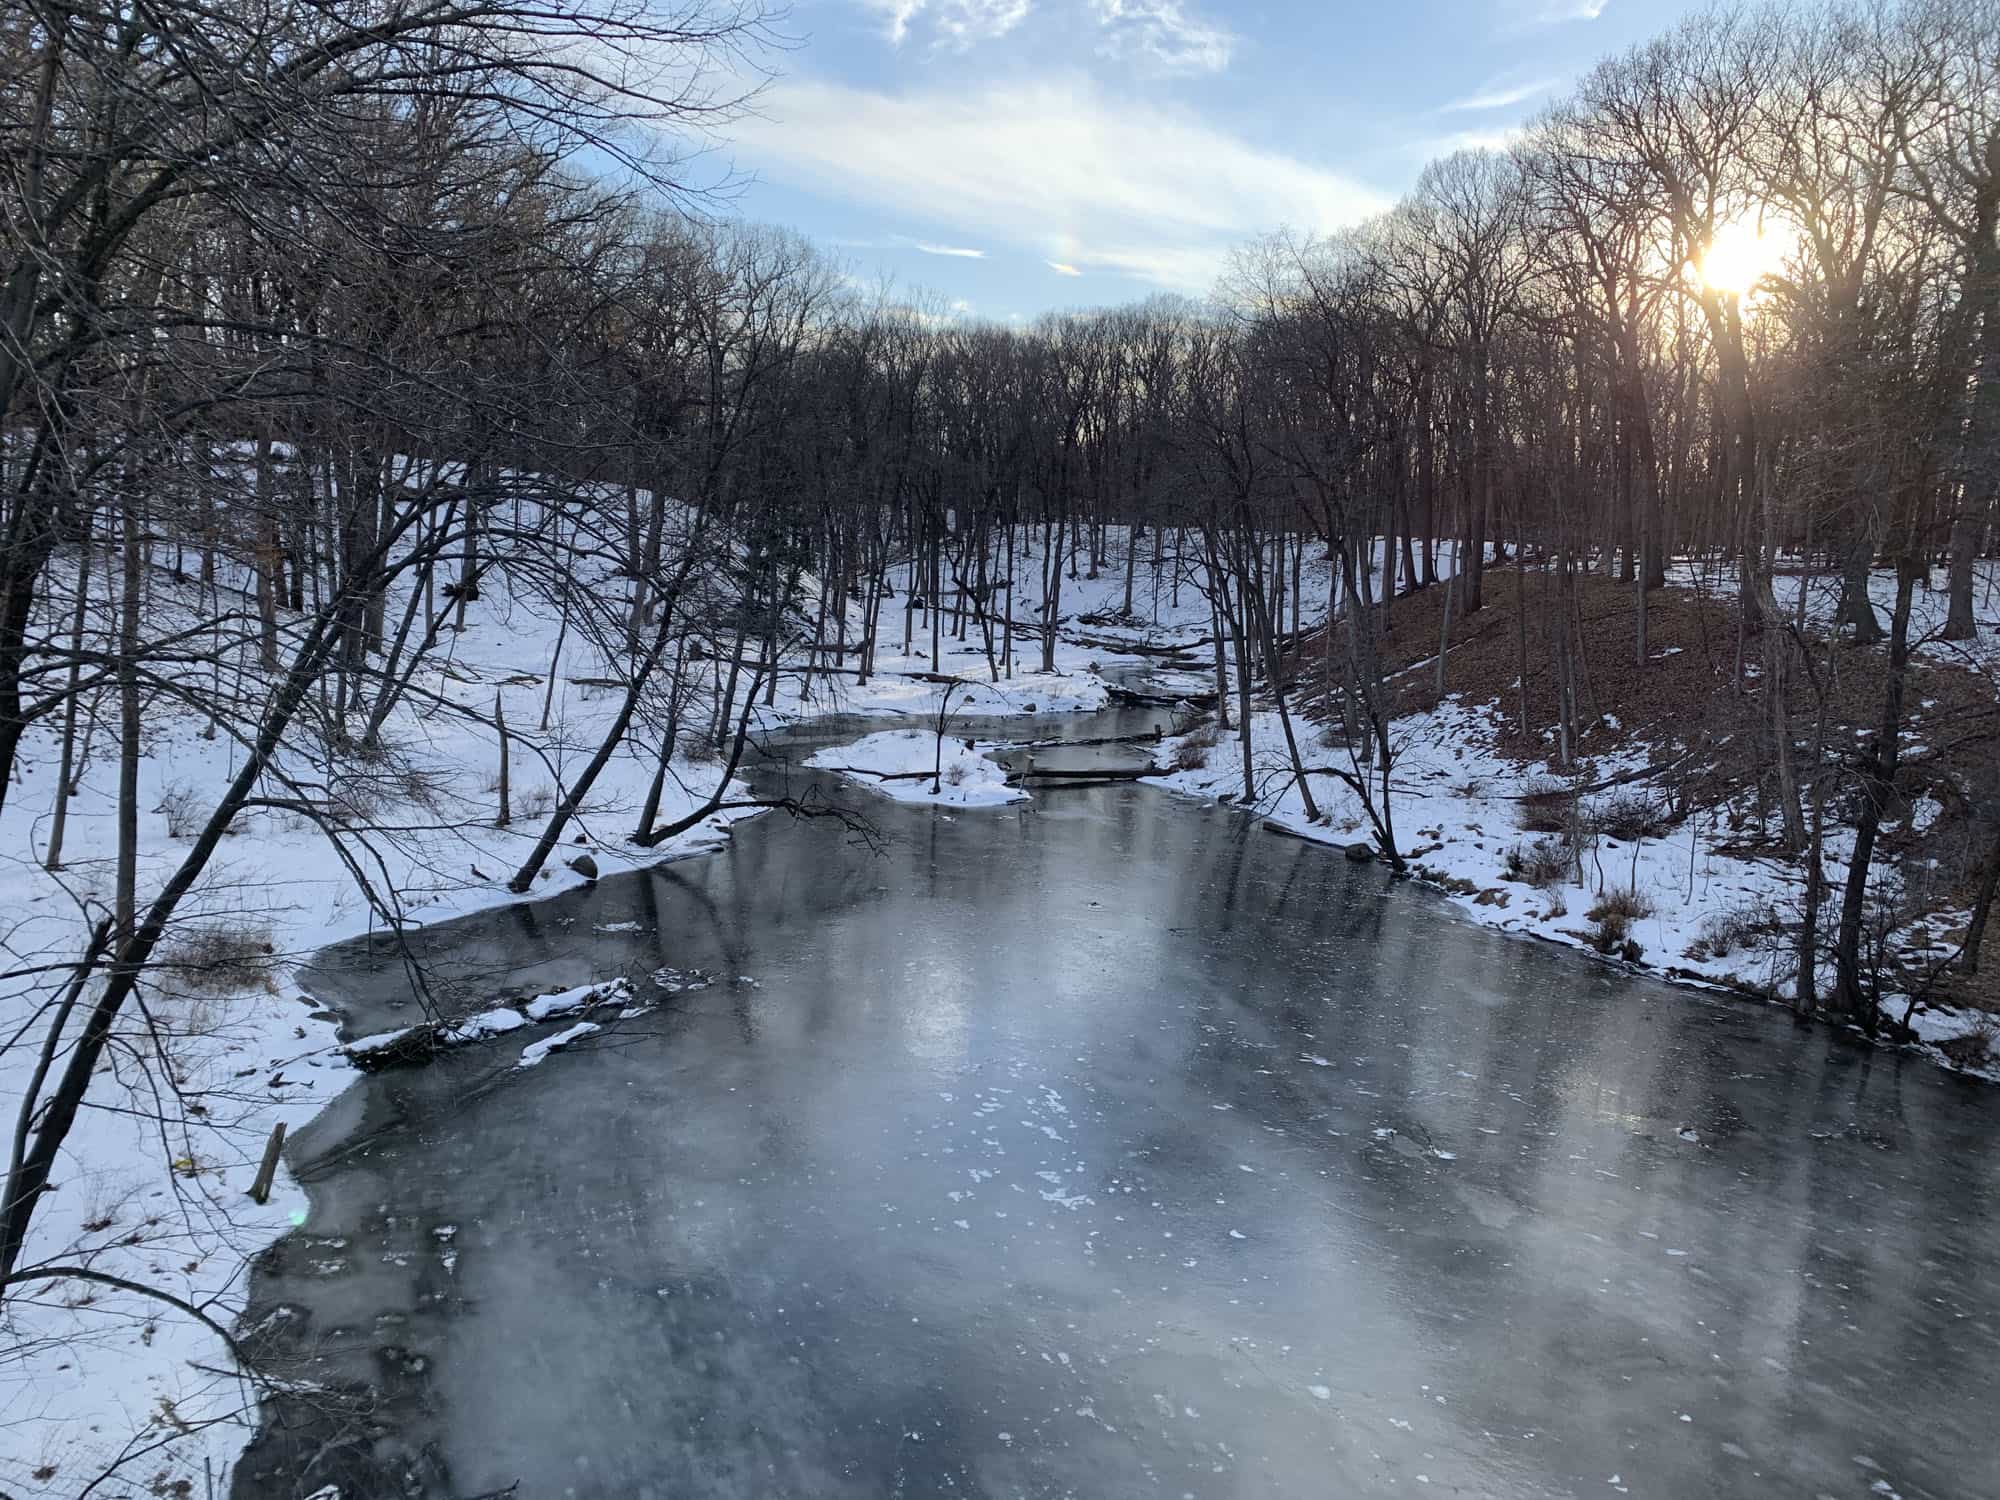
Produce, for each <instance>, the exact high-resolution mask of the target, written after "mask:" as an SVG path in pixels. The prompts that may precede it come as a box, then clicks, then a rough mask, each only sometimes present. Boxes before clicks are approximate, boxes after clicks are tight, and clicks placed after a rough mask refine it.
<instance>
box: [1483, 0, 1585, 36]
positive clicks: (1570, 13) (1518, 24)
mask: <svg viewBox="0 0 2000 1500" xmlns="http://www.w3.org/2000/svg"><path fill="white" fill-rule="evenodd" d="M1609 3H1610V0H1509V3H1508V5H1507V7H1506V8H1507V11H1508V13H1509V14H1508V15H1507V18H1506V27H1505V29H1506V30H1509V31H1533V30H1535V29H1537V28H1539V27H1543V26H1562V25H1565V24H1567V23H1568V22H1571V21H1595V20H1596V19H1597V18H1598V17H1599V16H1601V15H1603V14H1604V7H1605V6H1606V5H1607V4H1609Z"/></svg>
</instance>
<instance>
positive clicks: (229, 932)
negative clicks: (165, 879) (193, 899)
mask: <svg viewBox="0 0 2000 1500" xmlns="http://www.w3.org/2000/svg"><path fill="white" fill-rule="evenodd" d="M154 962H155V965H156V967H157V968H158V969H159V970H161V971H162V972H164V973H166V974H169V975H171V976H172V977H173V980H174V984H175V987H176V988H178V989H180V990H182V991H194V990H208V991H228V992H234V991H241V990H252V989H261V988H263V987H264V986H265V985H267V984H269V983H270V980H271V976H272V974H273V973H274V972H275V971H276V969H277V957H276V950H275V949H274V948H273V947H272V945H271V929H270V928H269V927H262V926H256V925H243V926H237V925H234V924H226V923H221V922H205V923H202V924H200V925H198V926H191V927H184V928H182V929H181V930H180V931H179V932H177V933H175V934H174V935H173V936H171V937H169V938H168V939H167V940H166V941H165V942H163V943H162V944H161V945H160V949H159V952H158V954H157V955H156V957H155V960H154Z"/></svg>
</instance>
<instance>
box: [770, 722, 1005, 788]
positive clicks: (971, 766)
mask: <svg viewBox="0 0 2000 1500" xmlns="http://www.w3.org/2000/svg"><path fill="white" fill-rule="evenodd" d="M806 764H807V765H809V766H812V767H814V768H815V769H819V770H826V771H835V772H838V773H839V774H840V775H841V776H843V777H845V778H846V779H847V780H849V781H851V782H853V783H855V784H856V785H858V786H865V787H867V788H868V789H869V790H870V791H871V792H879V793H881V794H882V795H883V796H885V797H891V798H894V799H895V800H896V801H898V802H927V803H930V804H931V805H932V806H936V807H999V806H1001V805H1002V804H1004V803H1008V802H1025V801H1027V800H1028V794H1027V793H1026V792H1024V791H1022V790H1021V789H1020V788H1019V787H1012V786H1009V785H1007V772H1006V771H1005V769H1004V768H1002V767H1001V766H1000V765H999V764H997V763H996V762H994V761H993V760H990V759H989V758H988V757H987V756H986V755H985V754H984V753H983V752H982V751H980V750H979V748H978V747H977V746H976V745H974V744H973V742H972V741H970V740H962V739H958V738H956V737H955V736H953V735H950V734H946V735H944V736H943V737H942V739H940V737H939V736H938V735H937V734H936V733H935V732H931V731H925V730H921V729H890V730H885V731H883V732H882V733H880V734H871V735H868V736H867V737H865V738H863V739H859V740H856V741H855V742H854V743H853V744H851V745H835V746H830V747H828V748H827V749H825V750H821V751H819V752H818V753H816V754H815V755H813V756H812V758H811V759H809V760H808V761H807V762H806Z"/></svg>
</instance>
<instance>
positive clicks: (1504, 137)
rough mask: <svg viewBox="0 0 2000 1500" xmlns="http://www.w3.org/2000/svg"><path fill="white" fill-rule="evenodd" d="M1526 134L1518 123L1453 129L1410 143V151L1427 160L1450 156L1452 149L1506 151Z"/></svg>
mask: <svg viewBox="0 0 2000 1500" xmlns="http://www.w3.org/2000/svg"><path fill="white" fill-rule="evenodd" d="M1526 134H1527V131H1526V130H1524V129H1523V128H1522V127H1521V126H1519V125H1508V126H1506V127H1504V128H1496V129H1491V130H1454V131H1452V132H1451V133H1449V134H1448V135H1434V136H1429V137H1426V138H1425V139H1423V140H1418V141H1412V142H1411V143H1410V150H1411V152H1412V153H1413V154H1414V155H1416V156H1419V157H1422V158H1424V159H1426V160H1429V159H1431V158H1433V157H1439V156H1450V155H1451V154H1452V153H1453V152H1454V151H1506V150H1508V149H1509V148H1511V147H1512V146H1513V145H1514V143H1515V142H1517V141H1519V140H1520V139H1521V138H1522V137H1524V136H1525V135H1526Z"/></svg>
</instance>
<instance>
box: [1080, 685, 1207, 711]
mask: <svg viewBox="0 0 2000 1500" xmlns="http://www.w3.org/2000/svg"><path fill="white" fill-rule="evenodd" d="M1104 689H1105V691H1106V692H1107V693H1109V694H1110V695H1111V698H1112V700H1113V701H1114V702H1117V703H1123V704H1127V705H1129V706H1131V707H1133V708H1175V707H1178V706H1179V705H1181V704H1183V703H1186V704H1188V705H1190V706H1192V707H1194V708H1213V707H1215V694H1213V693H1148V692H1145V691H1143V690H1141V689H1139V688H1130V687H1125V686H1122V685H1121V684H1119V683H1115V682H1107V683H1106V684H1105V685H1104Z"/></svg>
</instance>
